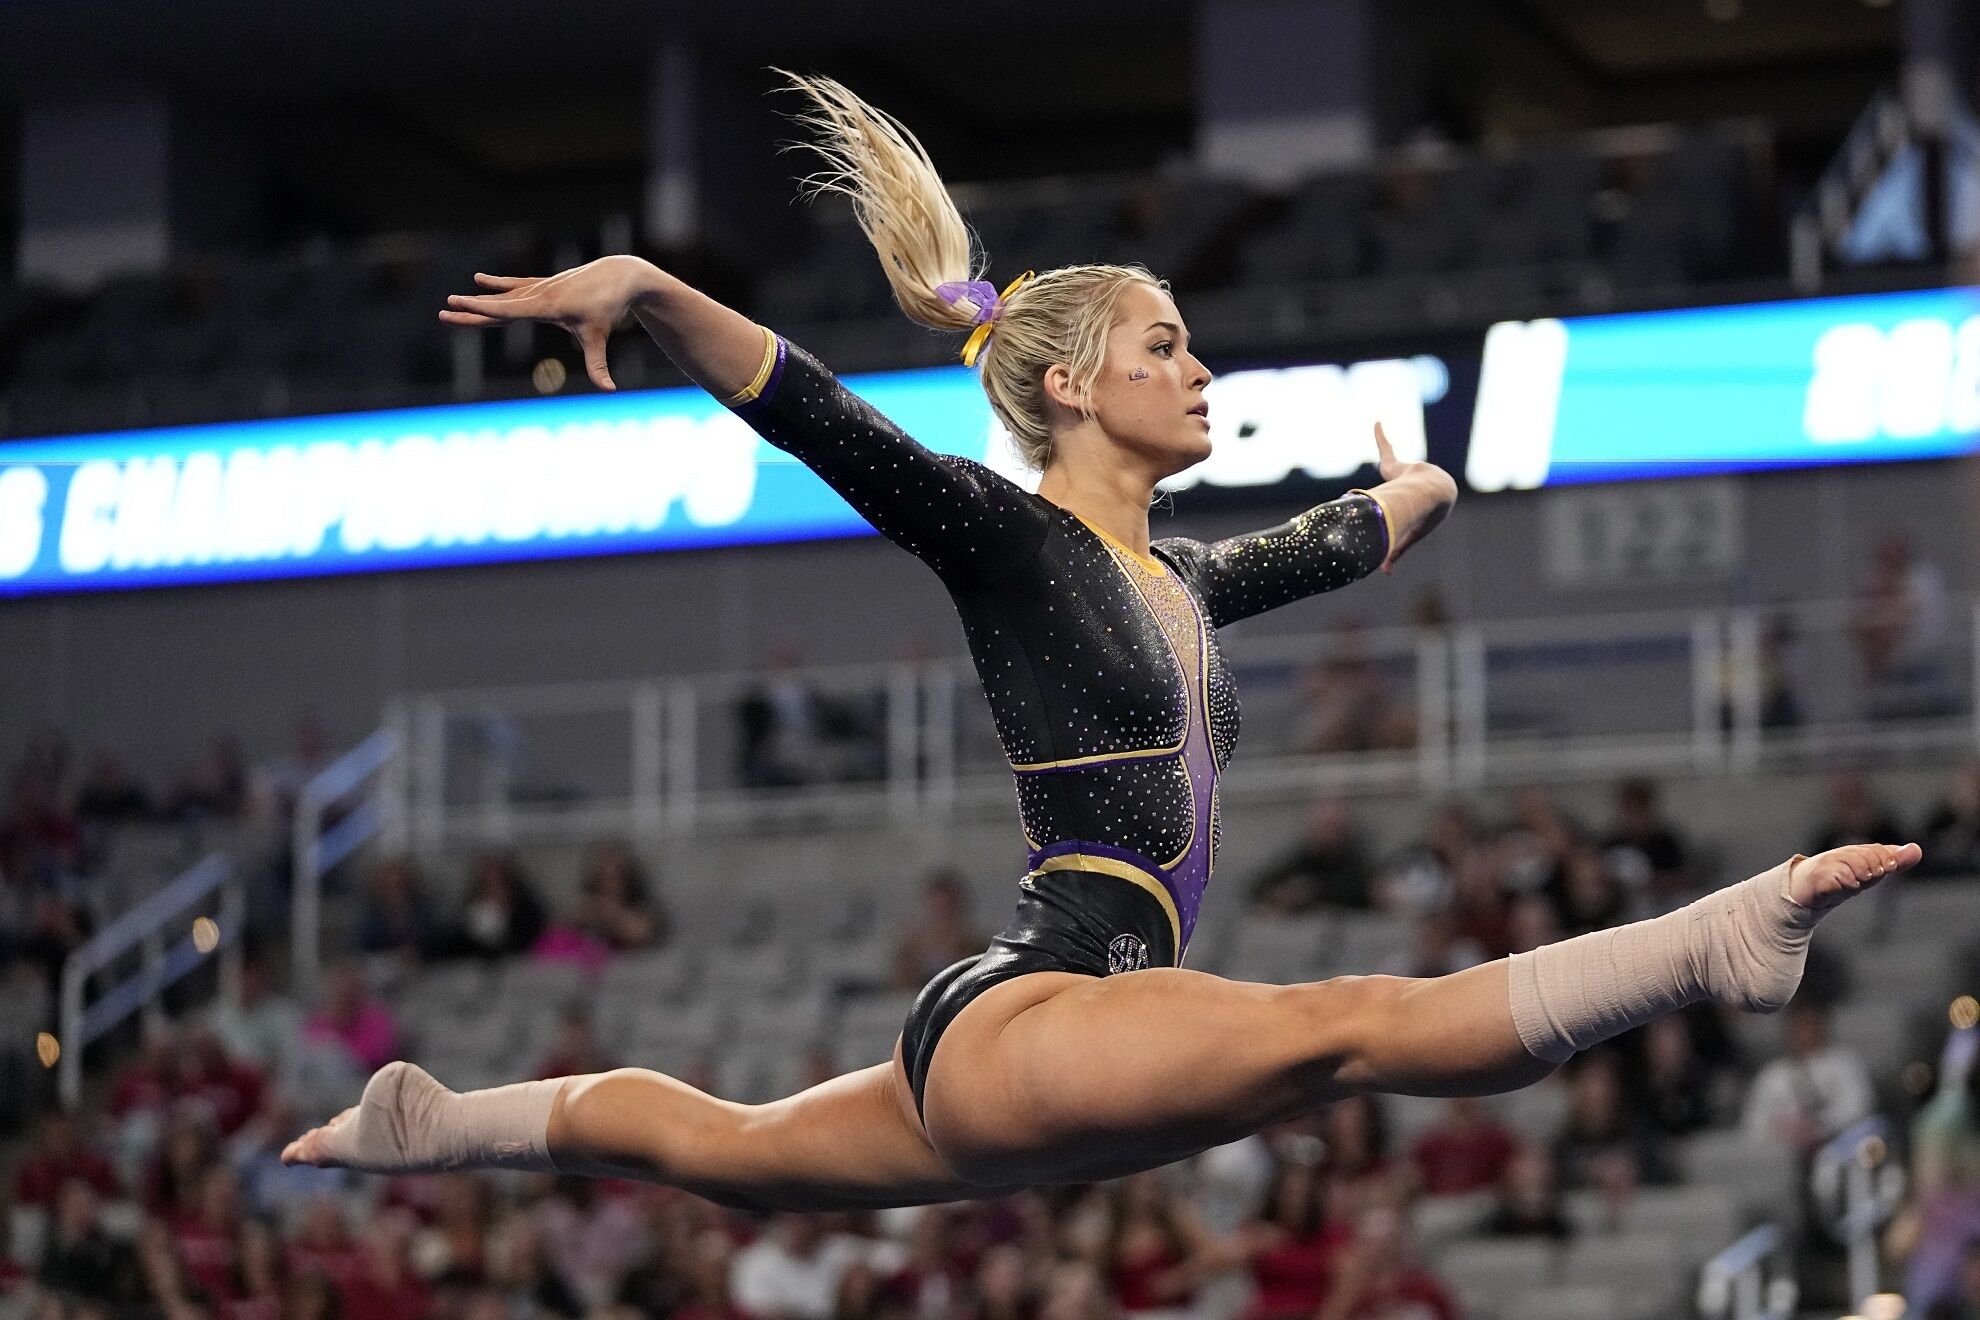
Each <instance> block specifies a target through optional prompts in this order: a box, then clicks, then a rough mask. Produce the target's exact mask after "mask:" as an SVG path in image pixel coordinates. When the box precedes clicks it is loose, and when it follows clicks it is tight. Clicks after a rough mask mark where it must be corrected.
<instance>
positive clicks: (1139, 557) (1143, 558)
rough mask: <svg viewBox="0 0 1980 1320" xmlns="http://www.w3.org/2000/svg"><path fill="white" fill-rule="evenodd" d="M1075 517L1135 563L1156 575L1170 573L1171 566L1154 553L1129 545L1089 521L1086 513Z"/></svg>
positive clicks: (1077, 514) (1164, 575)
mask: <svg viewBox="0 0 1980 1320" xmlns="http://www.w3.org/2000/svg"><path fill="white" fill-rule="evenodd" d="M1073 517H1075V518H1077V519H1079V520H1080V521H1081V522H1082V523H1085V524H1086V530H1087V531H1089V532H1092V533H1093V534H1094V535H1095V536H1097V537H1099V538H1100V539H1101V540H1103V541H1105V542H1106V543H1107V544H1108V545H1111V546H1113V547H1114V549H1116V550H1118V551H1120V552H1121V553H1122V554H1124V555H1127V556H1128V557H1129V558H1131V559H1133V560H1134V562H1135V563H1137V564H1140V565H1141V566H1142V567H1143V568H1145V569H1147V570H1148V571H1149V572H1151V573H1153V574H1155V576H1157V577H1167V576H1168V575H1169V566H1168V565H1167V564H1165V563H1163V562H1162V561H1161V560H1159V559H1157V558H1156V557H1155V556H1154V555H1144V554H1142V553H1141V552H1140V551H1139V550H1136V549H1134V548H1133V547H1132V546H1129V545H1128V544H1126V543H1125V542H1123V541H1122V540H1121V539H1120V538H1119V537H1117V536H1115V535H1114V534H1113V533H1112V532H1109V531H1108V530H1107V529H1106V528H1104V527H1099V526H1096V525H1094V524H1093V523H1090V522H1087V521H1086V515H1085V514H1083V513H1075V514H1073Z"/></svg>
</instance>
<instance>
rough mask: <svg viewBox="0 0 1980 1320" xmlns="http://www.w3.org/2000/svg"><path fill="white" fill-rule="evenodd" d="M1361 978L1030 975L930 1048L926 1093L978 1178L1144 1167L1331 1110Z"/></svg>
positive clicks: (936, 1124)
mask: <svg viewBox="0 0 1980 1320" xmlns="http://www.w3.org/2000/svg"><path fill="white" fill-rule="evenodd" d="M1369 981H1370V978H1365V977H1338V978H1335V979H1334V980H1331V981H1322V982H1316V983H1311V984H1305V985H1291V986H1280V985H1260V984H1255V983H1252V982H1245V981H1230V980H1225V979H1224V978H1223V977H1218V976H1211V975H1208V974H1206V973H1203V972H1194V971H1187V970H1184V969H1182V968H1150V969H1147V970H1144V971H1137V972H1128V973H1124V974H1121V975H1117V976H1108V977H1093V976H1082V975H1077V974H1072V973H1064V972H1036V973H1032V974H1031V975H1028V976H1021V977H1018V978H1016V979H1014V980H1010V981H1006V982H1004V983H1002V984H1000V985H997V986H993V987H991V988H990V989H988V990H986V991H984V992H983V993H982V994H981V995H979V996H978V997H977V998H976V999H975V1000H973V1001H972V1002H971V1003H970V1004H969V1006H968V1007H966V1008H965V1009H963V1010H962V1012H961V1013H959V1014H958V1015H957V1016H956V1019H955V1021H954V1022H953V1023H951V1024H950V1026H949V1028H948V1030H947V1031H946V1032H944V1033H943V1035H942V1039H941V1040H940V1042H938V1043H937V1045H936V1047H935V1052H934V1056H933V1058H932V1060H931V1061H930V1066H929V1071H928V1080H927V1086H926V1088H925V1090H924V1094H923V1110H922V1117H923V1121H924V1123H925V1127H926V1131H927V1133H928V1136H929V1139H930V1141H931V1143H932V1144H933V1146H934V1148H935V1150H936V1151H937V1152H938V1153H939V1154H940V1155H941V1157H942V1160H943V1162H944V1163H945V1164H946V1165H948V1166H949V1167H950V1168H953V1169H955V1170H956V1171H957V1172H958V1173H959V1174H961V1175H962V1176H964V1177H965V1178H968V1179H970V1180H972V1181H982V1182H993V1181H994V1182H1080V1181H1088V1180H1092V1179H1099V1178H1109V1177H1118V1176H1121V1175H1123V1174H1126V1173H1129V1172H1133V1171H1135V1170H1137V1169H1145V1168H1153V1167H1155V1166H1158V1165H1161V1164H1167V1163H1170V1162H1171V1161H1174V1160H1178V1159H1182V1158H1185V1157H1187V1156H1189V1155H1192V1154H1194V1153H1196V1152H1197V1151H1201V1150H1206V1149H1208V1148H1209V1147H1211V1146H1215V1145H1220V1144H1222V1143H1224V1142H1227V1141H1233V1140H1236V1139H1237V1138H1239V1137H1241V1136H1244V1135H1247V1134H1248V1133H1251V1132H1255V1131H1257V1130H1258V1129H1260V1128H1262V1127H1264V1126H1266V1125H1268V1124H1270V1123H1274V1122H1277V1121H1279V1120H1281V1119H1285V1118H1289V1117H1291V1116H1293V1115H1295V1114H1300V1113H1304V1112H1307V1111H1309V1110H1311V1109H1314V1108H1317V1107H1319V1106H1320V1105H1324V1104H1327V1103H1329V1102H1331V1101H1332V1100H1335V1099H1338V1098H1339V1097H1340V1096H1341V1095H1344V1094H1346V1093H1347V1091H1348V1090H1349V1089H1350V1088H1348V1087H1347V1086H1345V1085H1343V1084H1342V1083H1341V1081H1340V1078H1339V1073H1340V1069H1341V1065H1342V1063H1343V1062H1344V1061H1345V1060H1346V1059H1347V1058H1348V1057H1349V1055H1350V1054H1351V1051H1352V1047H1353V1042H1354V1041H1356V1040H1357V1039H1359V1038H1360V1034H1361V1033H1362V1032H1364V1031H1365V1030H1366V1029H1367V1028H1368V1025H1369V1014H1370V1013H1371V1012H1372V1011H1374V1010H1375V1009H1376V1007H1377V1004H1376V998H1377V996H1374V995H1372V994H1371V993H1370V992H1371V991H1372V990H1373V989H1374V988H1375V987H1373V986H1372V985H1368V984H1367V983H1368V982H1369Z"/></svg>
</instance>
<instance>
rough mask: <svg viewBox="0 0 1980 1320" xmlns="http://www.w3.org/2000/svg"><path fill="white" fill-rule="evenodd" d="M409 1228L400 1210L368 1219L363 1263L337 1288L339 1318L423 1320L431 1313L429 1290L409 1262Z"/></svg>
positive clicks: (407, 1220)
mask: <svg viewBox="0 0 1980 1320" xmlns="http://www.w3.org/2000/svg"><path fill="white" fill-rule="evenodd" d="M412 1228H413V1226H412V1223H411V1221H410V1219H409V1217H408V1216H406V1215H405V1214H403V1213H387V1214H384V1215H379V1216H377V1217H375V1218H374V1219H373V1220H372V1221H371V1227H370V1231H369V1232H368V1233H366V1235H365V1240H364V1246H363V1253H364V1264H363V1267H362V1268H361V1269H360V1270H359V1271H358V1272H357V1273H356V1274H354V1275H352V1276H351V1277H350V1278H349V1279H348V1280H347V1281H346V1282H345V1283H344V1285H343V1287H342V1289H341V1290H340V1291H341V1295H342V1301H343V1307H342V1318H343V1320H423V1318H424V1317H425V1316H427V1315H428V1314H429V1313H431V1311H432V1310H433V1305H434V1303H433V1290H432V1289H431V1288H429V1287H428V1286H427V1284H426V1281H425V1280H424V1279H422V1278H421V1277H420V1276H419V1272H418V1271H417V1270H415V1269H414V1268H413V1264H412V1253H411V1250H410V1246H411V1240H412Z"/></svg>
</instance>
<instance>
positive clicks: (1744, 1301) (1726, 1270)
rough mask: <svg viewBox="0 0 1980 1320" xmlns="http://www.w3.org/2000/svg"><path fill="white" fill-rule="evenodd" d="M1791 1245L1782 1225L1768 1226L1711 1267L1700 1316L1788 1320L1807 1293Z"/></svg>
mask: <svg viewBox="0 0 1980 1320" xmlns="http://www.w3.org/2000/svg"><path fill="white" fill-rule="evenodd" d="M1787 1245H1788V1241H1787V1234H1785V1233H1783V1232H1781V1226H1780V1225H1779V1224H1762V1225H1760V1226H1759V1227H1758V1228H1755V1229H1754V1230H1752V1231H1751V1232H1749V1233H1747V1234H1746V1235H1745V1236H1744V1237H1742V1238H1740V1239H1739V1241H1737V1242H1735V1243H1733V1244H1732V1245H1731V1246H1729V1247H1727V1248H1726V1249H1725V1250H1724V1251H1721V1252H1720V1253H1719V1254H1718V1255H1716V1256H1714V1257H1712V1259H1710V1260H1708V1261H1706V1262H1705V1268H1704V1269H1703V1270H1702V1271H1701V1272H1700V1273H1699V1276H1698V1314H1699V1315H1700V1316H1701V1317H1703V1320H1788V1317H1789V1316H1792V1315H1793V1314H1794V1308H1795V1305H1796V1303H1798V1302H1799V1301H1800V1298H1801V1292H1800V1289H1799V1288H1798V1287H1797V1286H1796V1284H1795V1281H1794V1262H1793V1261H1792V1260H1791V1259H1787V1258H1786V1257H1787ZM1770 1260H1771V1261H1773V1262H1774V1265H1775V1272H1774V1277H1773V1278H1772V1279H1771V1280H1770V1279H1769V1278H1768V1277H1767V1274H1768V1270H1767V1262H1768V1261H1770Z"/></svg>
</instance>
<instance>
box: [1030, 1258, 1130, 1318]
mask: <svg viewBox="0 0 1980 1320" xmlns="http://www.w3.org/2000/svg"><path fill="white" fill-rule="evenodd" d="M1038 1320H1115V1315H1114V1308H1113V1306H1112V1304H1111V1303H1110V1302H1109V1301H1108V1298H1107V1284H1106V1280H1104V1279H1102V1278H1101V1277H1100V1272H1099V1271H1098V1270H1097V1269H1095V1268H1094V1267H1093V1266H1092V1265H1091V1264H1089V1263H1087V1262H1086V1261H1078V1260H1063V1261H1060V1262H1058V1263H1057V1264H1055V1265H1053V1266H1052V1267H1051V1271H1050V1273H1048V1274H1047V1275H1046V1280H1045V1300H1044V1301H1043V1302H1042V1303H1040V1304H1039V1307H1038Z"/></svg>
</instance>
